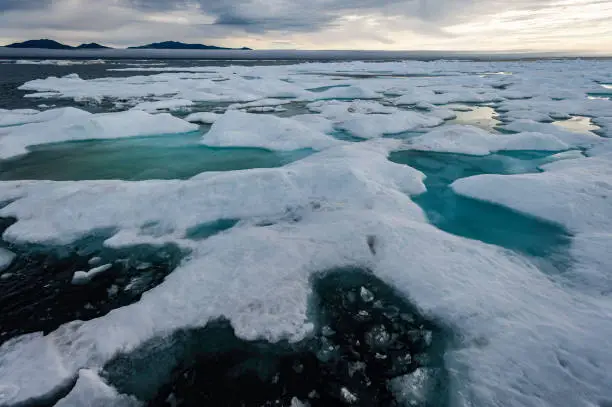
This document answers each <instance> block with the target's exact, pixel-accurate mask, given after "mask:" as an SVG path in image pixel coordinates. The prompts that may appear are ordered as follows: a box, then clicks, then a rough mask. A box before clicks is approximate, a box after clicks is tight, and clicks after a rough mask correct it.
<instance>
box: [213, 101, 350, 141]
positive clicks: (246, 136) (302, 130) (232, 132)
mask: <svg viewBox="0 0 612 407" xmlns="http://www.w3.org/2000/svg"><path fill="white" fill-rule="evenodd" d="M202 143H203V144H206V145H209V146H218V147H230V146H231V147H262V148H267V149H270V150H298V149H302V148H312V149H314V150H322V149H324V148H328V147H332V146H336V145H339V144H342V142H341V141H339V140H336V139H334V138H333V137H331V136H328V135H326V134H324V133H321V132H320V131H318V130H316V129H312V128H310V127H308V126H306V125H304V124H302V123H301V122H299V121H296V120H292V119H285V118H280V117H276V116H268V115H265V116H262V115H257V114H251V113H244V112H241V111H237V110H228V111H227V112H226V113H225V114H224V115H222V116H221V117H219V118H218V119H216V120H215V123H214V124H213V126H212V128H211V129H210V131H209V132H208V133H206V134H205V135H204V136H203V137H202Z"/></svg>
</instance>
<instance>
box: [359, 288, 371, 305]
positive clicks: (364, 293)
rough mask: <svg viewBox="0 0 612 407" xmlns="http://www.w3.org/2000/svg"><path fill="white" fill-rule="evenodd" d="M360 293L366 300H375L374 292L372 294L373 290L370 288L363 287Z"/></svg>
mask: <svg viewBox="0 0 612 407" xmlns="http://www.w3.org/2000/svg"><path fill="white" fill-rule="evenodd" d="M359 294H360V295H361V299H362V300H363V301H364V302H372V301H374V294H372V292H371V291H370V290H368V289H367V288H365V287H361V290H360V291H359Z"/></svg>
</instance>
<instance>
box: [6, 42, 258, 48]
mask: <svg viewBox="0 0 612 407" xmlns="http://www.w3.org/2000/svg"><path fill="white" fill-rule="evenodd" d="M6 47H7V48H43V49H110V48H111V47H106V46H104V45H100V44H98V43H95V42H91V43H89V44H81V45H79V46H77V47H72V46H70V45H66V44H62V43H60V42H57V41H53V40H49V39H41V40H29V41H24V42H16V43H13V44H9V45H6ZM128 49H191V50H206V49H241V50H250V48H247V47H242V48H225V47H217V46H214V45H204V44H186V43H183V42H177V41H163V42H154V43H152V44H146V45H140V46H135V47H128Z"/></svg>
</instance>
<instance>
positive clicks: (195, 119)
mask: <svg viewBox="0 0 612 407" xmlns="http://www.w3.org/2000/svg"><path fill="white" fill-rule="evenodd" d="M219 117H221V115H220V114H217V113H212V112H198V113H191V114H189V115H187V116H186V117H185V120H187V121H188V122H190V123H202V124H213V123H214V122H216V121H217V119H218V118H219Z"/></svg>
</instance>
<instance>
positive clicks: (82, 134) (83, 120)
mask: <svg viewBox="0 0 612 407" xmlns="http://www.w3.org/2000/svg"><path fill="white" fill-rule="evenodd" d="M40 114H41V115H43V114H47V115H48V117H51V118H50V119H49V120H46V121H44V122H41V123H30V124H25V125H22V126H17V127H8V128H5V129H0V158H9V157H13V156H17V155H20V154H25V153H27V147H29V146H34V145H39V144H47V143H56V142H61V141H71V140H90V139H112V138H122V137H138V136H148V135H155V134H168V133H185V132H189V131H193V130H197V129H198V127H197V125H194V124H190V123H188V122H186V121H184V120H182V119H179V118H176V117H174V116H172V115H170V114H168V113H161V114H157V115H151V114H148V113H145V112H143V111H139V110H134V111H126V112H118V113H102V114H91V113H88V112H85V111H83V110H79V109H75V108H64V109H57V110H55V111H53V110H50V111H47V112H43V113H40Z"/></svg>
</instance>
